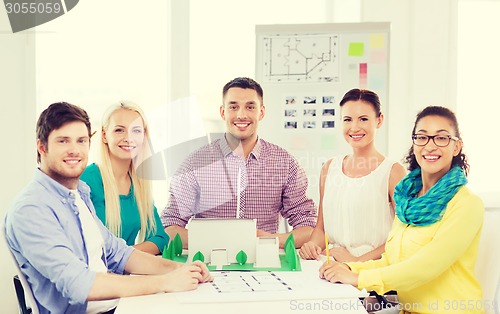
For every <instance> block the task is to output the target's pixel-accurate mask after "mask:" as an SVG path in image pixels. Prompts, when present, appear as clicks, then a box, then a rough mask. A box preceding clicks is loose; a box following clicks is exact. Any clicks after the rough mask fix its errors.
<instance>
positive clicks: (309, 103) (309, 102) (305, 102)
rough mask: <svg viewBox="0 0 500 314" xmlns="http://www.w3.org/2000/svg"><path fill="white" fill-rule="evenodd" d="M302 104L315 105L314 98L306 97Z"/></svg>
mask: <svg viewBox="0 0 500 314" xmlns="http://www.w3.org/2000/svg"><path fill="white" fill-rule="evenodd" d="M304 104H306V105H314V104H316V96H306V97H304Z"/></svg>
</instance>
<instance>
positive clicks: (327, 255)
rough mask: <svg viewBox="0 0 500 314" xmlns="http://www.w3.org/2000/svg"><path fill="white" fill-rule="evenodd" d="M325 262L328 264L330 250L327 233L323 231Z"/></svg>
mask: <svg viewBox="0 0 500 314" xmlns="http://www.w3.org/2000/svg"><path fill="white" fill-rule="evenodd" d="M325 251H326V263H327V264H330V250H329V249H328V234H326V232H325Z"/></svg>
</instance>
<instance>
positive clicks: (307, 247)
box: [299, 241, 322, 260]
mask: <svg viewBox="0 0 500 314" xmlns="http://www.w3.org/2000/svg"><path fill="white" fill-rule="evenodd" d="M321 251H322V250H321V248H320V247H319V246H318V245H317V244H316V243H314V242H312V241H309V242H306V243H304V245H302V247H301V248H300V250H299V255H300V257H301V258H303V259H316V260H319V255H320V254H321Z"/></svg>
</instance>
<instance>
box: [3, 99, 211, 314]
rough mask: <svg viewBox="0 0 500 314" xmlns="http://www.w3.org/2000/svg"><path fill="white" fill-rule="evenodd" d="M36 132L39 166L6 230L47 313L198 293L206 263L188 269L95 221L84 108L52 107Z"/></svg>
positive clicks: (102, 308) (96, 309)
mask: <svg viewBox="0 0 500 314" xmlns="http://www.w3.org/2000/svg"><path fill="white" fill-rule="evenodd" d="M36 133H37V152H38V163H39V165H40V168H39V169H37V170H35V174H34V178H33V180H32V181H31V182H30V184H29V185H28V186H27V187H26V188H25V189H24V190H23V192H22V193H21V194H20V195H19V196H18V197H17V199H16V200H15V202H14V204H13V206H12V208H11V209H10V210H9V211H8V212H7V215H6V217H5V223H4V232H5V235H6V239H7V243H8V246H9V247H10V250H11V251H12V253H13V254H14V256H15V259H16V260H17V263H18V264H19V266H20V268H21V270H22V272H23V273H24V275H25V276H26V277H27V279H28V282H29V284H30V286H31V288H32V290H33V294H34V296H35V299H36V302H37V306H38V308H39V310H40V313H68V312H71V313H86V312H87V313H90V312H92V313H102V312H112V311H113V310H114V307H116V304H117V299H118V298H120V297H126V296H135V295H143V294H152V293H157V292H170V291H182V290H191V289H196V287H197V285H198V283H200V282H205V281H208V280H211V276H210V274H209V272H208V270H207V268H206V266H205V265H204V264H203V263H199V262H196V263H193V264H189V265H185V266H183V265H182V264H179V263H175V262H172V261H169V260H165V259H162V258H158V257H155V256H152V255H150V254H147V253H144V252H140V251H138V250H135V249H133V248H132V247H129V246H127V245H126V243H125V242H124V241H123V240H122V239H119V238H117V237H115V236H114V235H112V234H111V233H110V232H109V231H108V230H107V229H106V227H104V226H103V224H102V223H101V222H100V220H99V219H98V218H97V217H96V215H95V210H94V207H93V205H92V202H91V201H90V198H89V192H90V191H89V187H88V186H87V185H86V184H85V183H84V182H82V181H80V180H79V177H80V175H81V173H82V172H83V170H84V169H85V166H86V165H87V156H88V152H89V148H90V137H91V130H90V122H89V118H88V115H87V113H86V112H85V111H84V110H83V109H81V108H79V107H77V106H74V105H71V104H68V103H65V102H61V103H55V104H52V105H50V106H49V107H48V108H47V109H46V110H44V111H43V112H42V114H41V115H40V118H39V119H38V122H37V129H36ZM113 273H114V274H113ZM116 274H119V275H116ZM122 274H142V275H147V276H123V275H122ZM120 275H122V276H120Z"/></svg>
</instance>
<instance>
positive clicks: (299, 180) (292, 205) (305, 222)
mask: <svg viewBox="0 0 500 314" xmlns="http://www.w3.org/2000/svg"><path fill="white" fill-rule="evenodd" d="M307 185H308V182H307V176H306V173H305V171H304V169H303V168H302V167H300V165H299V164H298V162H297V161H296V160H295V159H294V158H292V159H291V160H290V166H289V172H288V179H287V181H286V185H285V187H284V190H283V208H282V211H281V214H282V216H283V217H284V218H286V219H287V220H288V223H289V224H290V225H291V226H292V227H293V228H298V227H303V226H311V227H314V226H315V225H316V208H315V205H314V202H313V200H312V199H310V198H308V197H307V195H306V191H307Z"/></svg>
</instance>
